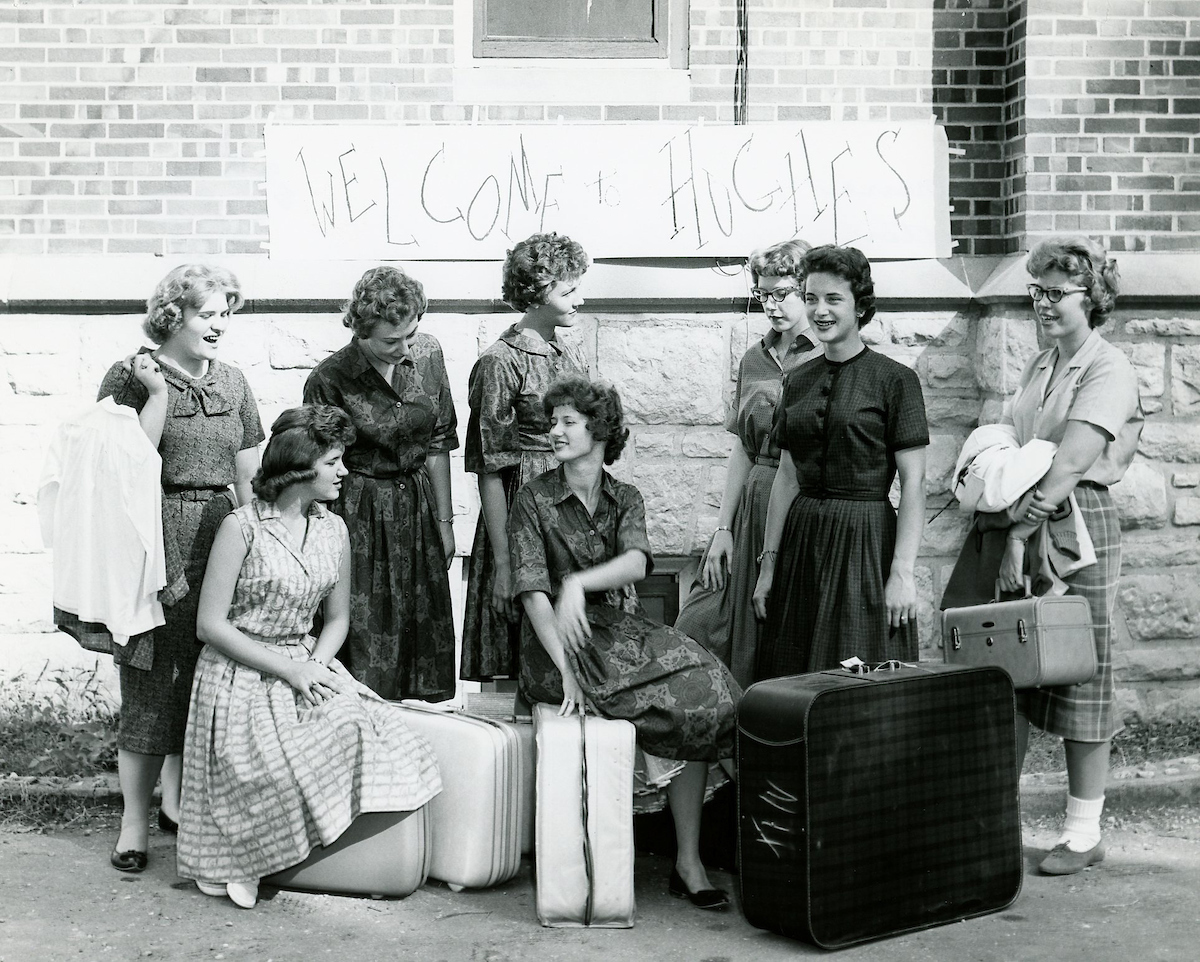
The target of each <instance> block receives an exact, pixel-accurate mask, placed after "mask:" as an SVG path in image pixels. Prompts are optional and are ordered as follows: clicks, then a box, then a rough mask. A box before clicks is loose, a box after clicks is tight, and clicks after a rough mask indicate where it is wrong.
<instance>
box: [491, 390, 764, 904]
mask: <svg viewBox="0 0 1200 962" xmlns="http://www.w3.org/2000/svg"><path fill="white" fill-rule="evenodd" d="M542 403H543V404H544V406H545V409H546V413H547V416H548V417H549V419H550V441H551V444H552V445H553V447H554V456H555V457H556V458H557V459H558V461H559V462H560V463H559V466H558V467H557V468H555V469H554V470H552V471H547V472H546V473H545V474H543V475H541V476H540V477H538V478H535V479H534V480H532V481H530V482H529V483H528V484H526V485H525V486H524V487H523V488H521V490H520V491H518V492H517V497H516V500H515V501H514V502H513V508H512V511H511V513H510V514H509V518H508V543H509V551H510V553H511V555H512V573H513V584H512V591H513V596H514V597H515V598H518V599H519V600H520V601H521V604H522V607H523V608H524V612H525V614H524V618H523V619H522V622H521V680H520V684H521V691H522V693H523V694H524V695H525V697H526V698H528V699H529V700H530V701H531V702H548V703H551V704H554V703H558V704H559V705H560V709H559V712H560V714H565V713H569V712H571V711H574V710H576V709H578V710H579V711H581V712H582V711H583V710H584V709H585V706H587V707H591V708H592V709H593V710H595V711H596V712H598V713H599V714H601V715H603V716H605V717H607V718H623V719H627V720H628V721H630V722H632V723H633V726H634V728H635V729H636V730H637V739H638V745H639V747H640V748H641V749H642V751H643V753H645V754H647V755H651V756H655V757H656V758H659V759H671V760H674V761H678V762H684V763H685V764H683V765H681V766H676V767H675V769H674V773H673V777H672V778H671V781H670V782H669V783H668V785H667V789H666V791H667V798H668V800H669V803H670V806H671V814H672V816H673V819H674V822H675V834H676V839H677V842H678V854H677V857H676V862H675V867H674V869H673V871H672V872H671V880H670V883H669V890H670V892H671V894H672V895H675V896H677V897H679V898H690V899H691V901H692V902H693V903H694V904H696V905H698V906H700V907H702V908H709V909H717V908H724V907H726V906H727V905H728V904H729V897H728V895H727V894H726V893H725V892H723V891H721V890H720V889H714V888H713V887H712V885H711V884H710V882H709V879H708V874H707V872H706V871H705V868H704V865H703V864H702V863H701V861H700V812H701V808H702V806H703V804H704V790H705V783H706V780H707V775H708V763H709V762H713V761H717V760H719V759H723V758H729V757H731V756H732V754H733V736H734V715H735V710H736V704H737V699H738V697H740V695H741V689H740V688H739V687H738V684H737V682H736V681H734V679H733V676H732V675H731V674H730V673H729V669H728V668H726V667H725V666H724V665H723V664H721V662H720V661H718V660H717V658H716V657H715V656H714V655H712V654H711V653H710V652H708V651H707V650H706V649H705V648H704V647H703V646H701V645H699V644H697V643H696V642H695V641H693V640H692V639H691V638H689V637H688V636H687V635H684V634H682V633H680V632H678V631H676V630H675V629H673V628H668V627H666V626H664V625H661V624H659V623H657V622H654V621H651V620H649V619H648V618H644V617H641V616H640V615H639V614H637V613H635V612H633V611H631V610H629V608H630V605H629V604H628V601H629V595H630V591H631V589H630V586H632V585H633V584H634V583H635V582H637V581H640V580H641V579H642V578H644V577H645V576H646V574H647V572H648V571H649V569H650V566H651V564H652V556H651V552H650V542H649V540H648V538H647V536H646V516H645V508H644V506H643V504H642V496H641V494H640V493H638V490H637V488H635V487H633V486H632V485H629V484H623V483H622V482H620V481H617V480H615V479H614V478H613V477H612V476H611V475H609V474H608V472H607V471H605V470H604V465H605V464H611V463H612V462H613V461H615V460H616V459H617V457H618V456H619V455H620V453H621V450H622V449H623V448H624V446H625V442H626V440H627V439H628V437H629V431H628V430H627V429H626V428H624V427H622V424H621V420H622V418H621V399H620V397H619V396H618V395H617V392H616V391H615V390H614V389H613V388H611V387H607V386H605V385H601V384H593V383H589V382H588V380H587V379H586V378H581V377H578V376H574V377H567V378H564V379H563V380H560V381H556V382H555V383H554V384H552V385H551V386H550V388H549V390H548V391H547V392H546V396H545V399H544V400H543V402H542Z"/></svg>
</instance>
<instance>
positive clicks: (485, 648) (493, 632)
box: [459, 326, 587, 681]
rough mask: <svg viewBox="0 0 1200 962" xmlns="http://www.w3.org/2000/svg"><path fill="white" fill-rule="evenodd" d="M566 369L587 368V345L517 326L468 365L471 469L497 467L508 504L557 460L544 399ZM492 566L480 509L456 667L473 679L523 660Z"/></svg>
mask: <svg viewBox="0 0 1200 962" xmlns="http://www.w3.org/2000/svg"><path fill="white" fill-rule="evenodd" d="M564 374H587V361H586V359H585V358H584V356H583V352H582V351H581V350H580V349H579V348H578V347H577V346H576V345H574V344H573V343H568V342H563V343H557V342H555V341H550V342H547V341H544V340H542V339H541V338H540V337H536V336H533V335H530V334H527V333H525V332H523V331H521V330H519V329H518V328H517V327H516V326H513V327H510V328H509V329H508V330H507V331H505V332H504V333H503V334H501V335H500V339H499V340H498V341H496V343H495V344H493V345H491V347H489V348H488V349H487V350H486V351H484V352H483V354H481V355H480V356H479V360H478V361H476V362H475V366H474V368H472V370H471V378H470V381H469V382H468V384H469V386H468V392H469V395H470V404H471V420H470V422H469V423H468V425H467V438H466V444H465V447H464V452H463V453H464V454H465V455H466V458H465V460H466V469H467V470H468V471H470V472H472V473H474V474H476V475H482V474H499V475H500V479H501V483H502V484H503V485H504V500H505V504H506V505H507V506H508V508H509V510H511V509H512V503H513V499H514V498H515V497H516V496H517V489H518V488H520V487H521V485H523V484H524V483H525V482H526V481H529V480H531V479H533V478H536V477H537V476H538V475H539V474H541V473H542V472H544V471H548V470H550V469H551V468H553V467H554V466H555V465H556V464H557V462H556V461H555V459H554V455H553V454H552V453H551V450H550V421H549V419H548V418H547V417H546V412H545V411H544V410H543V409H542V398H543V396H544V395H545V393H546V389H547V388H548V387H549V386H550V385H551V383H553V381H554V380H555V379H556V378H558V377H561V376H562V375H564ZM494 570H495V569H494V567H493V564H492V546H491V540H490V539H489V538H488V532H487V525H486V524H484V521H483V516H482V514H481V515H480V517H479V521H478V523H477V525H476V527H475V543H474V545H473V547H472V548H471V559H470V563H469V566H468V569H467V599H466V615H465V617H464V619H463V645H462V665H461V668H460V670H459V675H460V676H461V677H462V678H465V679H467V680H469V681H491V680H493V679H496V678H512V677H515V676H516V674H517V666H518V664H519V663H520V656H519V646H520V636H521V632H520V623H519V622H517V623H510V622H509V621H508V620H507V619H506V618H505V617H504V615H503V614H502V613H500V612H498V611H495V610H494V609H493V608H492V604H491V600H492V585H493V582H494V579H495V573H494Z"/></svg>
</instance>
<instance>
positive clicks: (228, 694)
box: [179, 405, 441, 908]
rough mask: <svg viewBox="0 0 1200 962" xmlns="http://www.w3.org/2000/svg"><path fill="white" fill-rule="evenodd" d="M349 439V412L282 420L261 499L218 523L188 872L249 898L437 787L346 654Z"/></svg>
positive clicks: (204, 885) (414, 744)
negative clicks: (343, 508) (367, 820)
mask: <svg viewBox="0 0 1200 962" xmlns="http://www.w3.org/2000/svg"><path fill="white" fill-rule="evenodd" d="M353 438H354V428H353V426H352V425H351V423H350V418H349V417H348V416H347V415H346V414H345V412H343V411H341V410H339V409H337V408H333V407H324V406H318V405H306V406H304V407H300V408H293V409H291V410H290V411H285V412H284V413H283V414H282V415H280V417H279V418H278V419H277V420H276V422H275V424H274V425H273V426H272V429H271V440H270V441H269V442H268V443H267V449H266V452H265V453H264V456H263V468H262V470H261V471H260V472H259V474H258V475H257V476H256V477H255V479H254V491H255V494H256V495H257V496H258V498H257V499H256V500H254V501H252V502H250V503H249V504H246V505H243V506H242V507H240V508H238V509H237V510H236V511H234V512H233V514H232V515H230V516H228V517H227V518H226V519H225V521H224V522H222V524H221V528H220V530H219V531H218V532H217V537H216V541H215V542H214V544H213V549H212V555H211V557H210V559H209V564H208V573H207V575H206V576H205V579H204V587H203V589H202V591H201V595H200V611H199V617H198V622H197V630H198V632H199V635H200V637H201V639H202V640H203V641H204V642H205V647H204V650H203V651H202V652H201V654H200V660H199V664H198V665H197V669H196V682H195V686H194V688H193V691H192V703H191V713H190V716H189V718H188V729H187V748H186V751H185V755H184V761H185V766H184V780H183V799H182V811H183V816H182V818H181V821H180V826H179V874H180V875H181V876H183V877H184V878H189V879H194V880H195V881H196V884H197V886H198V887H199V888H200V890H201V891H202V892H204V893H205V894H207V895H215V896H222V895H228V896H229V897H230V898H231V899H233V901H234V902H235V903H236V904H237V905H239V906H241V907H243V908H252V907H253V906H254V904H255V902H256V900H257V897H258V881H259V879H260V878H262V877H263V876H265V875H270V874H271V873H273V872H278V871H281V870H282V869H285V868H288V867H290V866H292V865H297V864H299V863H300V862H303V861H304V860H305V858H307V857H308V854H309V852H310V851H311V850H312V848H313V847H314V846H316V845H329V844H330V843H332V842H333V841H335V840H336V839H337V838H338V837H339V836H340V835H341V834H342V832H344V831H345V830H346V828H347V827H348V826H349V825H350V823H351V822H352V821H353V820H354V819H355V818H356V817H357V816H358V815H360V814H362V813H364V812H395V811H411V810H413V809H416V808H419V807H420V806H421V805H424V804H425V803H426V802H427V801H429V799H430V798H432V797H433V796H434V795H435V794H437V792H438V791H439V790H440V788H441V781H440V778H439V776H438V773H437V765H436V762H435V761H434V757H433V753H432V751H431V750H430V747H429V745H428V743H427V742H425V740H424V739H423V738H422V737H421V736H420V735H418V734H417V733H415V732H413V731H411V730H410V729H409V728H408V727H407V726H406V725H405V724H404V722H403V720H402V719H401V717H400V712H399V711H398V710H397V709H395V708H393V707H392V706H390V705H388V704H386V703H385V702H384V701H383V700H382V699H380V698H379V696H378V695H375V694H374V693H373V692H371V690H370V689H368V688H366V687H365V686H364V685H362V684H360V683H359V682H357V681H355V680H354V679H353V678H352V677H351V676H350V675H349V674H348V673H347V672H346V670H345V669H344V668H342V666H341V665H339V664H338V662H337V661H335V660H334V656H335V655H336V654H337V651H338V649H339V648H340V647H341V646H342V643H343V641H345V638H346V631H347V629H348V627H349V623H350V577H349V576H350V545H349V538H348V535H347V532H346V525H345V522H343V521H342V519H341V518H339V517H338V516H337V515H335V514H333V513H332V512H330V511H328V510H327V509H326V508H325V506H324V504H323V503H322V502H325V501H332V500H334V499H336V498H337V496H338V494H339V492H340V489H341V487H342V485H343V483H344V480H345V478H346V475H347V471H346V468H345V467H344V465H343V463H342V453H343V451H344V450H345V447H346V446H347V445H348V444H350V443H351V442H352V440H353ZM322 602H324V619H323V626H322V628H321V631H320V635H319V637H317V638H316V639H315V640H314V639H313V638H312V637H311V636H310V634H309V632H310V630H311V628H312V625H313V615H314V614H315V613H316V610H317V606H318V605H320V604H321V603H322Z"/></svg>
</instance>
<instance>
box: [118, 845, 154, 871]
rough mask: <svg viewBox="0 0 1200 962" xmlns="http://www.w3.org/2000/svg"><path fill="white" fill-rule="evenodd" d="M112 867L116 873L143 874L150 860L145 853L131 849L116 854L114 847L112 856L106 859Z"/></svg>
mask: <svg viewBox="0 0 1200 962" xmlns="http://www.w3.org/2000/svg"><path fill="white" fill-rule="evenodd" d="M108 860H109V861H110V862H111V863H112V867H113V868H115V869H116V870H117V871H118V872H144V871H145V870H146V863H147V862H148V861H149V860H150V859H149V856H147V855H146V853H145V852H139V851H138V850H137V849H133V848H131V849H130V850H129V851H128V852H118V851H117V847H116V846H115V845H114V846H113V850H112V854H111V855H110V856H109V857H108Z"/></svg>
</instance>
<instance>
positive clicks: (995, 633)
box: [942, 579, 1096, 689]
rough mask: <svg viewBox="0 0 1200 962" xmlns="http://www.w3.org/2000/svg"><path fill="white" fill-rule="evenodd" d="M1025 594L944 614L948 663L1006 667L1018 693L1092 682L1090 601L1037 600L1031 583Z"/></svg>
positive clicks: (1065, 598) (1093, 656)
mask: <svg viewBox="0 0 1200 962" xmlns="http://www.w3.org/2000/svg"><path fill="white" fill-rule="evenodd" d="M1025 592H1026V594H1025V597H1024V598H1020V599H1018V600H1016V601H993V602H992V603H991V604H986V605H971V606H970V607H966V608H947V609H946V610H945V611H943V612H942V649H943V657H944V658H945V661H946V663H947V664H950V665H973V666H976V667H991V666H994V667H996V668H1003V669H1004V670H1005V671H1006V672H1008V675H1009V677H1010V678H1012V683H1013V687H1014V688H1018V689H1020V688H1052V687H1055V686H1058V685H1079V684H1082V683H1083V682H1086V681H1091V679H1092V676H1094V675H1095V674H1096V637H1095V632H1094V630H1093V628H1092V610H1091V607H1090V606H1089V605H1088V603H1087V599H1086V598H1082V597H1080V596H1079V595H1055V596H1050V595H1042V596H1040V597H1035V596H1033V595H1032V594H1030V591H1029V583H1028V579H1027V580H1026V586H1025ZM998 596H999V591H998V590H997V597H998Z"/></svg>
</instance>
